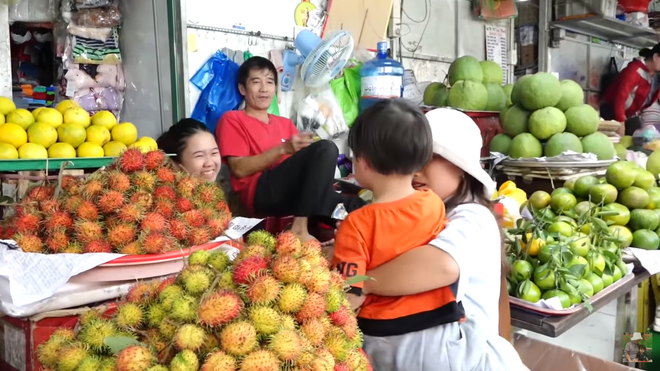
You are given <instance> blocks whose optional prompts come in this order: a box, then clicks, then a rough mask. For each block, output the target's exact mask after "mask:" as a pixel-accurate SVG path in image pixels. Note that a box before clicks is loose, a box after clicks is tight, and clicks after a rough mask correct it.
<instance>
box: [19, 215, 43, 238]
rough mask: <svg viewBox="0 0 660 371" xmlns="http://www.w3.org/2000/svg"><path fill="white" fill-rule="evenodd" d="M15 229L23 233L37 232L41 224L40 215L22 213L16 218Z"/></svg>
mask: <svg viewBox="0 0 660 371" xmlns="http://www.w3.org/2000/svg"><path fill="white" fill-rule="evenodd" d="M15 226H16V231H18V233H24V234H37V232H39V227H40V226H41V216H40V215H39V214H36V213H35V214H23V215H21V216H19V217H18V218H16V222H15Z"/></svg>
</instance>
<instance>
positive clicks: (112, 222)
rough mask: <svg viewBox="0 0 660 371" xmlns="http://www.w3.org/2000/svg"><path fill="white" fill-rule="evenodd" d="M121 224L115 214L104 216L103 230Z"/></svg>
mask: <svg viewBox="0 0 660 371" xmlns="http://www.w3.org/2000/svg"><path fill="white" fill-rule="evenodd" d="M120 224H122V221H121V220H120V219H119V217H118V216H117V214H110V215H106V216H105V228H106V229H110V228H114V227H116V226H118V225H120Z"/></svg>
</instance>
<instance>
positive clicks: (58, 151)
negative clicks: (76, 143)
mask: <svg viewBox="0 0 660 371" xmlns="http://www.w3.org/2000/svg"><path fill="white" fill-rule="evenodd" d="M48 157H49V158H71V157H76V149H75V148H73V146H72V145H70V144H69V143H55V144H53V145H52V146H50V147H49V148H48Z"/></svg>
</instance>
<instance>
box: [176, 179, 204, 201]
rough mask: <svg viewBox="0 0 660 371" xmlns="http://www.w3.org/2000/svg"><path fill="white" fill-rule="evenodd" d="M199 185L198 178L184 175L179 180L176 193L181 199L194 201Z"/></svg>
mask: <svg viewBox="0 0 660 371" xmlns="http://www.w3.org/2000/svg"><path fill="white" fill-rule="evenodd" d="M198 184H199V181H198V180H197V178H194V177H193V176H191V175H183V176H181V177H179V179H178V182H177V184H176V191H177V193H178V194H179V196H180V197H184V198H187V199H192V198H193V194H194V193H195V189H196V188H197V185H198Z"/></svg>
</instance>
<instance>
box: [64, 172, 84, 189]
mask: <svg viewBox="0 0 660 371" xmlns="http://www.w3.org/2000/svg"><path fill="white" fill-rule="evenodd" d="M79 184H80V180H78V179H77V178H76V177H73V176H71V175H65V176H63V177H62V189H63V190H65V191H66V192H68V193H73V192H72V191H73V190H74V189H77V188H78V186H79Z"/></svg>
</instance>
